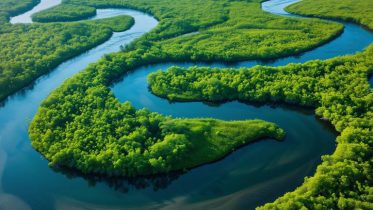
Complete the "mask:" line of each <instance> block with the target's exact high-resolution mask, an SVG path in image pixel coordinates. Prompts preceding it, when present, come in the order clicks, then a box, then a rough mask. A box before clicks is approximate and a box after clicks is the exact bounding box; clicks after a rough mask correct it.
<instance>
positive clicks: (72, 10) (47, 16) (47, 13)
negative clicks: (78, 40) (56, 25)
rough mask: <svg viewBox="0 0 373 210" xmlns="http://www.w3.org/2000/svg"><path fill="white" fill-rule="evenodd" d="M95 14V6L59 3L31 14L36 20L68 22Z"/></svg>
mask: <svg viewBox="0 0 373 210" xmlns="http://www.w3.org/2000/svg"><path fill="white" fill-rule="evenodd" d="M94 15H96V8H94V7H88V6H84V5H75V4H60V5H58V6H55V7H52V8H50V9H48V10H44V11H41V12H38V13H36V14H34V15H33V16H32V20H33V21H36V22H58V21H61V22H70V21H77V20H83V19H86V18H89V17H92V16H94Z"/></svg>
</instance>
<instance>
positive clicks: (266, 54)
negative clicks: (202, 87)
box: [0, 0, 342, 100]
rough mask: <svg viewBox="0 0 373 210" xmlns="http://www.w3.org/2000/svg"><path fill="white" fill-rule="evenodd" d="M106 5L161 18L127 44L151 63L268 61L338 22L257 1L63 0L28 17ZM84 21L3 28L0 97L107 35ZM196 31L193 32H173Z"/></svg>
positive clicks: (74, 14) (311, 42) (321, 38)
mask: <svg viewBox="0 0 373 210" xmlns="http://www.w3.org/2000/svg"><path fill="white" fill-rule="evenodd" d="M24 1H27V0H24ZM76 5H80V6H76ZM109 6H110V7H124V6H125V7H130V8H137V9H140V10H143V11H146V12H149V13H152V14H154V15H155V16H156V17H157V18H158V19H159V20H160V24H159V26H158V27H157V28H156V29H155V30H153V32H151V33H149V34H147V35H146V36H143V37H142V39H140V40H138V41H137V42H136V43H135V44H133V45H131V46H129V47H128V48H127V49H132V50H133V49H143V50H144V52H145V51H146V55H147V56H148V57H154V58H155V59H154V61H156V60H159V57H160V56H162V57H163V58H169V59H173V60H191V59H192V60H226V61H233V60H243V59H254V58H262V59H269V58H275V57H280V56H285V55H290V54H296V53H300V52H302V51H305V50H307V49H310V48H313V47H315V46H317V45H320V44H322V43H324V42H326V41H327V40H329V39H331V38H332V37H334V36H336V35H337V34H338V33H340V32H341V30H342V26H341V25H338V24H334V23H330V22H329V23H328V22H325V21H319V20H302V21H301V20H297V19H294V18H284V17H278V16H275V15H271V14H268V13H264V12H263V11H261V9H260V4H259V0H252V1H228V0H219V1H212V0H209V1H202V0H198V1H196V0H180V1H179V2H178V3H177V4H175V3H174V1H172V0H151V1H145V0H133V1H132V0H131V1H129V0H128V1H122V0H110V1H97V0H93V1H91V0H90V1H86V0H83V1H80V0H79V1H77V0H67V1H64V4H62V5H60V6H57V7H54V8H52V9H50V10H47V11H44V12H41V13H39V14H35V17H36V18H38V17H39V18H41V19H40V21H49V20H58V21H62V20H72V19H75V18H81V17H82V16H83V13H85V11H88V10H92V8H93V7H109ZM71 7H74V8H71ZM80 7H84V8H85V9H83V8H82V9H79V8H80ZM78 9H79V12H78V11H77V10H78ZM206 11H208V12H206ZM64 15H66V16H64ZM116 20H117V21H114V22H111V23H110V25H111V26H112V27H111V28H113V26H118V27H120V28H121V29H122V28H123V27H121V26H123V25H118V23H123V24H124V25H126V22H125V21H124V22H119V19H118V18H117V19H116ZM68 27H69V28H68ZM85 27H87V29H86V31H84V30H81V29H78V28H80V26H79V25H74V24H48V25H41V24H33V25H31V26H10V25H8V24H6V25H4V27H3V26H2V27H1V28H0V47H1V49H0V54H1V55H0V78H1V81H0V87H1V89H0V90H1V91H0V100H1V99H4V98H5V97H6V96H8V95H10V94H11V93H13V92H15V91H17V90H19V89H20V88H22V87H24V86H26V85H28V84H30V83H31V82H32V81H33V80H34V79H35V78H37V77H38V76H40V75H42V74H44V73H46V72H48V71H50V70H51V69H52V68H53V67H55V66H56V65H57V64H59V63H61V62H62V61H64V60H66V59H68V58H70V57H73V56H75V55H77V54H79V53H81V52H83V51H85V50H87V49H89V48H91V47H93V46H95V45H97V44H99V43H101V42H103V41H104V40H106V39H107V38H108V37H109V34H110V32H109V31H108V30H107V28H98V27H99V26H93V25H92V26H86V25H85V26H83V27H81V28H85ZM88 28H89V29H88ZM116 28H117V27H116ZM114 30H115V29H114ZM196 30H200V33H198V34H194V35H187V36H181V37H176V38H172V37H175V36H178V35H181V34H184V33H187V32H192V31H196ZM274 36H275V37H276V39H273V37H274ZM242 37H244V38H242ZM167 38H171V39H167ZM150 46H151V47H150Z"/></svg>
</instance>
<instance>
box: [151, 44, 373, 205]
mask: <svg viewBox="0 0 373 210" xmlns="http://www.w3.org/2000/svg"><path fill="white" fill-rule="evenodd" d="M372 57H373V46H371V47H370V48H369V49H368V50H366V51H365V52H364V53H361V54H358V55H355V56H346V57H338V58H334V59H330V60H326V61H310V62H307V63H305V64H289V65H287V66H284V67H277V68H275V67H263V66H257V67H253V68H249V69H246V68H242V69H240V70H236V69H211V68H207V67H206V68H200V67H192V68H189V69H183V68H179V67H172V68H170V69H169V70H168V71H166V72H162V71H159V72H156V73H153V74H151V75H149V77H148V78H149V85H150V89H151V90H152V91H153V92H154V93H155V94H156V95H159V96H162V97H166V98H168V99H171V100H193V101H222V100H241V101H249V102H269V101H273V102H285V103H291V104H300V105H305V106H311V107H315V108H316V114H317V115H318V116H320V117H322V118H324V119H325V120H328V121H330V122H331V123H332V124H333V125H334V126H335V128H336V129H337V131H339V132H341V136H339V137H338V139H337V142H338V146H337V150H336V151H335V153H334V154H332V155H327V156H324V157H323V163H322V164H321V165H320V166H319V167H318V168H317V172H316V174H315V175H314V176H313V177H311V178H308V179H306V180H305V183H304V184H303V185H302V186H301V187H299V188H298V189H297V190H295V191H294V192H291V193H288V194H286V195H285V196H284V197H282V198H280V199H278V200H277V201H276V202H274V203H273V204H267V205H266V206H264V207H263V209H272V208H275V209H301V208H302V207H307V208H308V209H337V208H338V209H353V208H361V209H371V208H372V207H373V199H372V197H371V192H372V184H373V177H372V172H373V170H372V152H373V150H372V148H373V136H372V134H373V133H372V129H373V120H372V119H373V92H372V89H371V88H370V86H369V83H368V81H367V77H368V75H372V74H373V59H372Z"/></svg>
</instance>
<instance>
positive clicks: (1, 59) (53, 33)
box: [0, 3, 134, 100]
mask: <svg viewBox="0 0 373 210" xmlns="http://www.w3.org/2000/svg"><path fill="white" fill-rule="evenodd" d="M2 4H4V3H2ZM19 7H21V6H19ZM19 7H16V6H15V8H17V10H16V9H13V8H12V7H10V8H9V10H7V11H8V13H5V10H4V13H5V14H6V15H7V16H6V17H9V15H11V14H13V13H14V12H13V13H12V11H22V10H21V9H18V8H19ZM1 8H3V7H2V6H1ZM0 13H1V11H0ZM133 23H134V20H133V18H132V17H129V16H121V17H114V18H109V19H102V20H93V21H83V22H76V23H43V24H40V23H34V24H31V25H30V24H26V25H24V24H15V25H11V24H9V23H1V22H0V24H1V25H0V26H1V27H0V100H3V99H5V98H6V97H7V96H8V95H10V94H12V93H14V92H15V91H17V90H19V89H21V88H23V87H25V86H27V85H29V84H31V83H32V82H33V81H34V80H35V79H36V78H38V77H39V76H41V75H43V74H45V73H48V72H49V71H51V70H52V69H53V68H55V67H56V66H58V65H59V64H60V63H62V62H63V61H65V60H67V59H69V58H72V57H75V56H77V55H79V54H80V53H82V52H85V51H87V50H89V49H91V48H93V47H95V46H97V45H98V44H100V43H102V42H104V41H106V40H107V39H109V38H110V36H111V35H112V33H113V32H117V31H124V30H127V29H128V28H130V27H131V26H132V25H133Z"/></svg>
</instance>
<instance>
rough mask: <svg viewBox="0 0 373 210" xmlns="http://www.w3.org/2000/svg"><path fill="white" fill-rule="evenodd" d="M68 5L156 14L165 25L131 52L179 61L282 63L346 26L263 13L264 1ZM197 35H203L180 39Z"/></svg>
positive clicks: (166, 0)
mask: <svg viewBox="0 0 373 210" xmlns="http://www.w3.org/2000/svg"><path fill="white" fill-rule="evenodd" d="M67 2H68V3H78V2H81V3H83V4H87V5H91V6H95V7H106V6H108V5H110V6H116V7H120V6H126V7H132V8H137V9H140V10H143V11H146V12H150V13H152V14H154V15H155V16H156V17H157V18H158V19H159V20H160V23H159V26H158V27H157V28H156V29H155V30H154V31H153V32H152V33H149V34H147V35H146V36H144V37H143V40H142V41H139V42H137V43H136V44H134V45H133V46H132V48H131V47H130V49H138V48H144V47H145V48H148V47H149V46H150V45H152V50H151V52H148V53H153V52H154V53H157V54H158V52H161V54H163V55H165V56H167V57H171V58H172V59H175V60H190V59H193V60H205V61H211V60H219V61H221V60H225V61H236V60H245V59H272V58H278V57H283V56H287V55H293V54H298V53H301V52H304V51H306V50H309V49H311V48H314V47H316V46H319V45H321V44H323V43H325V42H327V41H328V40H330V39H332V38H333V37H335V36H337V35H339V33H340V32H342V29H343V26H342V25H341V24H336V23H332V22H327V21H321V20H316V19H313V20H299V19H296V18H286V17H279V16H277V15H272V14H269V13H266V12H263V11H262V10H261V7H260V2H261V0H250V1H228V0H219V1H202V0H197V1H196V0H179V1H178V3H177V4H175V3H174V1H172V0H151V1H146V2H145V1H144V0H131V1H130V0H128V1H122V0H110V1H97V0H93V1H80V0H68V1H67ZM191 14H193V15H191ZM193 31H199V33H194V34H190V35H186V36H178V35H182V34H185V33H189V32H193ZM175 36H177V37H175ZM165 38H171V39H166V40H165ZM127 49H128V48H127Z"/></svg>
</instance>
